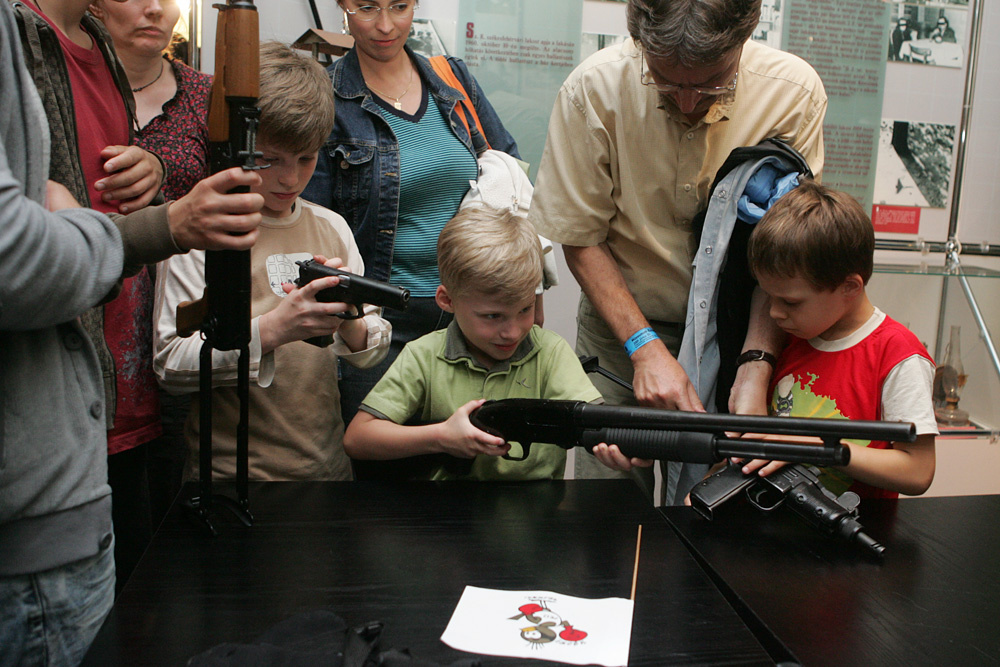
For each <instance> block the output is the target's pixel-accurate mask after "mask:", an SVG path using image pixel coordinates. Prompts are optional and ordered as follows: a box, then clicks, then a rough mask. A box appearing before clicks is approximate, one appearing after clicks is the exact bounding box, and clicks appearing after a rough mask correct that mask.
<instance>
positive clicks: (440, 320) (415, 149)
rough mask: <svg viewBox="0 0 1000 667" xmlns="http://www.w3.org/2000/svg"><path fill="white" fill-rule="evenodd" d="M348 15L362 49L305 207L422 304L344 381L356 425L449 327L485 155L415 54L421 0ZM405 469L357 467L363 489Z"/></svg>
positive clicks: (503, 139)
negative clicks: (459, 227) (449, 249)
mask: <svg viewBox="0 0 1000 667" xmlns="http://www.w3.org/2000/svg"><path fill="white" fill-rule="evenodd" d="M338 4H339V5H340V8H341V9H342V10H343V11H344V13H345V17H346V20H347V25H348V27H349V29H350V32H351V35H352V36H353V37H354V40H355V44H354V48H353V49H351V50H350V51H349V52H348V53H347V54H346V55H344V57H343V58H341V59H340V60H338V61H337V62H335V63H334V64H333V65H332V66H331V67H330V77H331V79H332V80H333V90H334V94H335V95H336V100H337V113H336V124H335V125H334V128H333V132H332V133H331V134H330V138H329V140H328V141H327V143H326V145H325V146H324V147H323V148H322V149H321V150H320V154H319V160H318V162H317V165H316V172H315V175H314V176H313V178H312V180H311V181H310V182H309V185H308V187H307V188H306V189H305V191H304V192H303V193H302V196H303V197H304V198H306V199H308V200H310V201H313V202H315V203H317V204H320V205H322V206H325V207H327V208H329V209H331V210H333V211H336V212H337V213H340V214H341V215H342V216H344V218H346V219H347V222H348V223H349V224H350V226H351V229H352V230H353V231H354V237H355V239H356V240H357V243H358V247H359V248H360V250H361V254H362V256H363V257H364V260H365V267H366V271H365V274H366V277H368V278H373V279H375V280H381V281H386V282H391V283H393V284H395V285H399V286H401V287H406V288H407V289H409V290H410V292H411V295H412V298H411V299H410V304H409V307H408V308H407V310H406V311H405V312H398V311H393V310H387V311H386V312H385V314H384V317H385V318H386V319H388V320H389V321H390V322H391V324H392V345H391V349H390V351H389V354H388V356H387V358H386V359H385V361H383V362H382V363H381V364H379V365H378V366H375V367H374V368H370V369H367V370H359V369H354V368H346V367H343V368H342V369H341V372H342V377H341V380H340V389H341V409H342V411H343V415H344V421H345V422H350V419H351V418H352V417H353V416H354V414H355V413H356V412H357V409H358V405H360V403H361V401H362V400H363V399H364V397H365V396H366V395H367V394H368V390H369V389H371V388H372V387H373V386H374V385H375V383H376V382H377V381H378V380H379V378H381V377H382V375H383V374H384V373H385V370H386V369H387V368H388V367H389V365H390V364H391V363H392V361H393V360H394V359H395V358H396V356H397V355H398V354H399V352H400V351H401V350H402V349H403V346H404V345H405V344H406V343H407V342H409V341H411V340H414V339H416V338H419V337H420V336H422V335H424V334H426V333H429V332H431V331H433V330H435V329H439V328H442V327H444V326H447V324H448V321H449V320H450V315H448V314H447V313H444V312H443V311H441V310H440V309H439V308H438V307H437V304H435V303H434V291H435V290H436V289H437V286H438V284H439V280H438V273H437V254H436V249H437V237H438V234H439V232H440V231H441V228H442V227H443V226H444V224H445V223H446V222H447V221H448V220H449V219H451V217H452V216H454V214H455V213H456V212H457V211H458V206H459V203H460V202H461V200H462V197H463V196H465V194H466V192H468V190H469V181H470V180H475V179H476V177H477V176H478V171H477V167H476V155H477V153H478V152H480V151H481V150H482V149H484V148H485V143H484V142H483V141H482V137H481V136H479V133H478V132H477V131H475V129H473V135H474V136H473V137H470V136H469V132H468V130H466V127H465V125H464V124H463V123H462V122H461V120H459V116H458V114H457V112H456V111H455V107H456V105H457V103H458V101H459V100H460V99H461V97H462V96H461V94H460V93H459V92H458V91H456V90H455V89H453V88H451V87H450V86H448V85H447V84H445V83H444V81H442V80H441V78H440V77H438V75H437V74H435V73H434V71H433V69H432V68H431V65H430V63H429V62H428V61H427V59H426V58H424V57H423V56H420V55H417V54H415V53H413V51H411V50H410V49H409V48H407V47H406V46H405V44H406V39H407V37H408V36H409V34H410V25H411V23H412V21H413V10H414V8H415V7H416V4H417V3H416V0H338ZM448 60H449V64H450V65H451V67H452V70H453V71H454V72H455V75H456V76H457V77H458V79H459V81H461V82H462V85H463V86H464V87H465V90H466V92H467V93H468V95H469V98H470V100H471V101H472V103H473V105H474V106H475V108H476V113H477V114H478V116H479V119H480V121H481V123H482V126H483V132H484V133H485V135H486V139H487V140H488V141H489V143H490V146H491V147H492V148H494V149H497V150H501V151H503V152H505V153H509V154H510V155H513V156H514V157H519V155H518V153H517V145H516V144H515V143H514V139H513V137H511V136H510V134H509V133H508V132H507V131H506V130H505V129H504V127H503V124H502V123H501V122H500V118H499V117H498V116H497V114H496V112H495V111H494V110H493V107H492V106H490V103H489V102H488V101H487V100H486V97H485V95H483V92H482V90H480V88H479V86H478V85H477V83H476V81H475V79H474V78H473V77H472V75H471V74H469V71H468V69H466V67H465V64H464V63H463V62H462V61H460V60H458V59H455V58H449V59H448ZM470 124H471V125H473V128H474V124H472V123H470ZM400 464H403V465H400ZM407 467H408V466H407V465H406V460H405V459H404V460H402V461H399V462H368V461H366V462H361V465H359V462H355V468H354V471H355V475H356V476H357V477H358V478H362V479H364V478H367V479H372V478H386V477H396V476H407V473H406V468H407Z"/></svg>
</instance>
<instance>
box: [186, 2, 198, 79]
mask: <svg viewBox="0 0 1000 667" xmlns="http://www.w3.org/2000/svg"><path fill="white" fill-rule="evenodd" d="M188 29H189V32H190V34H189V35H188V65H190V66H191V67H192V68H193V69H196V70H199V71H200V70H201V2H200V0H191V7H190V8H189V9H188Z"/></svg>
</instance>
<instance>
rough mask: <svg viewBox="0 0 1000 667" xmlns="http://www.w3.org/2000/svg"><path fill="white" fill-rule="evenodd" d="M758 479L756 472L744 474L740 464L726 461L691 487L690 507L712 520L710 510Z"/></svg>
mask: <svg viewBox="0 0 1000 667" xmlns="http://www.w3.org/2000/svg"><path fill="white" fill-rule="evenodd" d="M758 479H760V478H759V477H758V476H757V474H756V473H751V474H749V475H744V474H743V471H742V465H738V464H735V463H727V464H726V467H725V468H723V469H722V470H720V471H719V472H717V473H715V474H713V475H709V476H708V477H706V478H705V479H703V480H702V481H700V482H698V483H697V484H696V485H695V486H694V488H693V489H691V494H690V498H691V507H692V508H693V509H694V511H695V512H697V513H698V514H700V515H701V516H703V517H704V518H706V519H708V520H709V521H711V520H712V511H713V510H714V509H715V508H716V507H717V506H719V505H721V504H722V503H724V502H726V501H727V500H730V499H731V498H732V497H733V496H735V495H736V494H738V493H739V492H740V491H742V490H743V489H745V488H747V487H748V486H750V485H751V484H753V483H754V482H756V481H757V480H758Z"/></svg>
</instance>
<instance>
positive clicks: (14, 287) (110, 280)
mask: <svg viewBox="0 0 1000 667" xmlns="http://www.w3.org/2000/svg"><path fill="white" fill-rule="evenodd" d="M122 261H123V253H122V241H121V236H120V234H119V232H118V228H117V227H116V226H115V225H114V224H113V223H112V222H111V220H110V219H109V218H108V217H107V216H104V215H102V214H100V213H97V212H96V211H92V210H89V209H82V208H81V209H66V210H63V211H59V212H57V213H51V212H49V211H47V210H46V209H45V208H44V207H43V206H41V205H40V204H38V203H37V202H34V201H32V200H31V199H29V198H28V197H27V196H26V195H25V193H24V188H23V187H22V184H21V183H19V182H18V181H17V179H16V178H15V177H14V174H13V172H12V171H11V168H10V165H9V163H8V160H7V152H6V148H5V146H4V144H3V140H2V133H0V330H8V331H13V330H22V331H26V330H32V329H39V328H42V327H46V326H51V325H54V324H60V323H62V322H67V321H69V320H72V319H73V318H75V317H77V316H79V315H80V314H81V313H83V312H84V311H85V310H87V309H88V308H91V307H93V306H94V305H96V304H98V303H100V302H101V300H102V299H103V298H104V297H105V296H106V295H107V294H108V292H109V291H110V290H111V289H112V288H113V287H114V286H115V283H116V282H117V281H118V279H119V278H120V277H121V275H122Z"/></svg>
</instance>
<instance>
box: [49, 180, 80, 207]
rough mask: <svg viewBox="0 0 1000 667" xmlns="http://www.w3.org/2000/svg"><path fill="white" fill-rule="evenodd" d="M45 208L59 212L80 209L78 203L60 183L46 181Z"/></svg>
mask: <svg viewBox="0 0 1000 667" xmlns="http://www.w3.org/2000/svg"><path fill="white" fill-rule="evenodd" d="M45 208H47V209H48V210H50V211H61V210H63V209H64V208H80V202H78V201H77V200H76V198H75V197H74V196H73V195H72V194H71V193H70V191H69V190H68V189H67V188H66V186H65V185H63V184H62V183H57V182H56V181H51V180H50V181H48V182H46V183H45Z"/></svg>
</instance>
